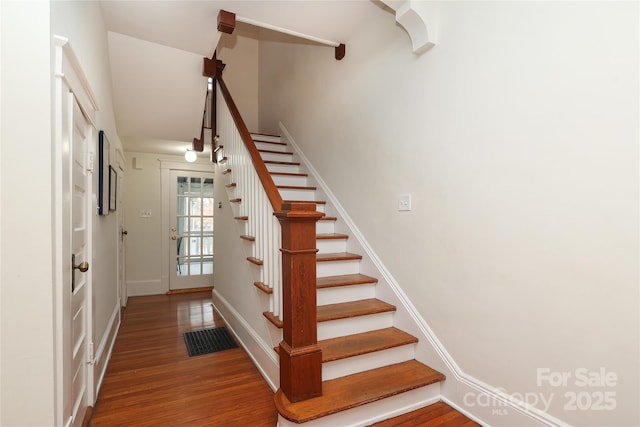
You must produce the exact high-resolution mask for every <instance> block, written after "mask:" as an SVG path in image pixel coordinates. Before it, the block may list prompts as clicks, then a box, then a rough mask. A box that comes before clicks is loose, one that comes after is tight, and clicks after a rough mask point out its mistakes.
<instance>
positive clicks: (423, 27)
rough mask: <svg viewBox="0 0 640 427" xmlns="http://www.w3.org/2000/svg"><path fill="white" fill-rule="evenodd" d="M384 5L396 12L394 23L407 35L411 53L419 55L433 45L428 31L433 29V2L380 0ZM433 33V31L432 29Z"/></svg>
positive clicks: (433, 42)
mask: <svg viewBox="0 0 640 427" xmlns="http://www.w3.org/2000/svg"><path fill="white" fill-rule="evenodd" d="M382 2H383V3H384V4H386V5H387V6H389V7H390V8H392V9H393V10H394V11H395V12H396V22H398V24H400V25H402V27H403V28H404V29H405V30H406V31H407V33H408V34H409V38H411V44H412V48H413V53H415V54H421V53H424V52H426V51H427V50H429V49H431V48H432V47H433V46H434V45H435V41H434V40H433V35H431V37H430V35H429V29H428V28H432V27H433V22H432V20H433V15H434V10H433V8H434V7H435V5H434V4H433V2H417V1H411V0H406V1H398V0H382ZM432 32H433V29H432Z"/></svg>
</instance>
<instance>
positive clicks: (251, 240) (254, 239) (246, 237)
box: [240, 234, 256, 242]
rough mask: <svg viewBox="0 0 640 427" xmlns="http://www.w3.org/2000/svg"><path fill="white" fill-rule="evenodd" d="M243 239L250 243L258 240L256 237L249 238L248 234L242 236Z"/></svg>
mask: <svg viewBox="0 0 640 427" xmlns="http://www.w3.org/2000/svg"><path fill="white" fill-rule="evenodd" d="M240 238H241V239H243V240H248V241H249V242H255V241H256V238H255V237H254V236H248V235H246V234H243V235H242V236H240Z"/></svg>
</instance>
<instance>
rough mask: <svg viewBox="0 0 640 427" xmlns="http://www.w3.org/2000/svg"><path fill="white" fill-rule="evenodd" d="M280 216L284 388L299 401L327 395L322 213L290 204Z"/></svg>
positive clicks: (305, 205)
mask: <svg viewBox="0 0 640 427" xmlns="http://www.w3.org/2000/svg"><path fill="white" fill-rule="evenodd" d="M276 217H277V218H278V220H279V221H280V226H281V229H282V249H281V251H282V305H283V307H282V311H283V339H282V342H281V343H280V352H279V353H280V389H281V390H282V392H283V393H284V394H285V396H286V397H287V399H289V401H290V402H299V401H301V400H306V399H311V398H312V397H316V396H320V395H322V351H321V350H320V347H319V346H318V333H317V315H316V310H317V309H316V252H318V250H317V249H316V222H317V221H318V220H319V219H320V218H321V217H322V213H320V212H316V207H315V204H314V203H284V204H283V205H282V211H281V212H278V213H276Z"/></svg>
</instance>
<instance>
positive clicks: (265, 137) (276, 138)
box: [251, 133, 282, 142]
mask: <svg viewBox="0 0 640 427" xmlns="http://www.w3.org/2000/svg"><path fill="white" fill-rule="evenodd" d="M251 138H253V139H254V140H256V139H259V140H261V141H271V142H282V138H281V137H279V136H271V135H260V134H257V133H252V134H251Z"/></svg>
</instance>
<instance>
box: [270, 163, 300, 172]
mask: <svg viewBox="0 0 640 427" xmlns="http://www.w3.org/2000/svg"><path fill="white" fill-rule="evenodd" d="M267 170H268V171H269V172H287V173H300V166H299V165H278V164H267Z"/></svg>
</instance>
